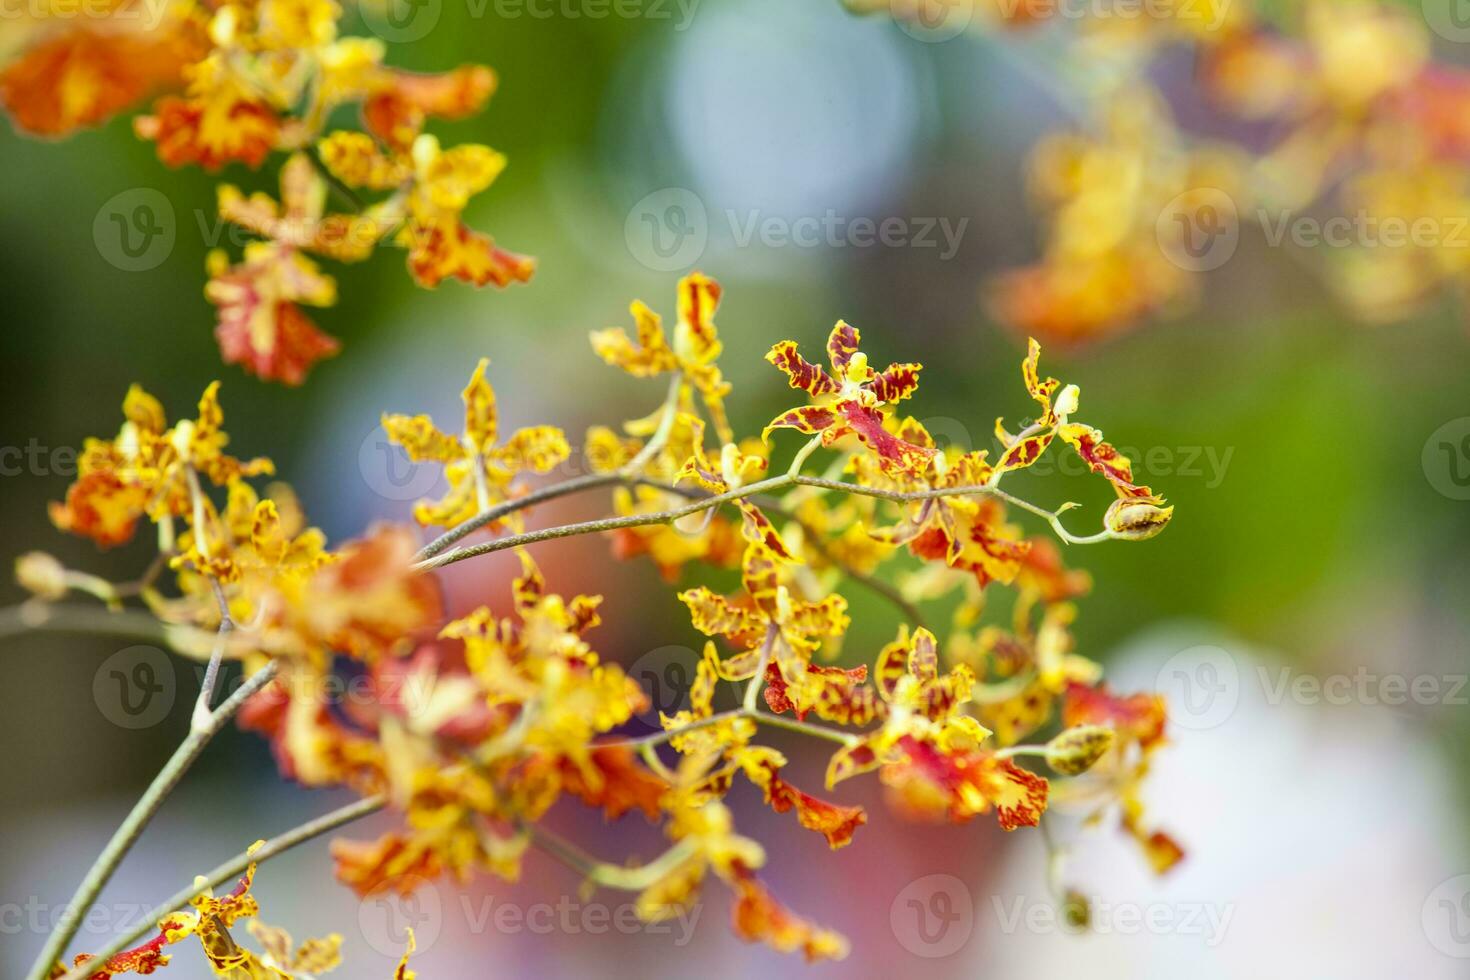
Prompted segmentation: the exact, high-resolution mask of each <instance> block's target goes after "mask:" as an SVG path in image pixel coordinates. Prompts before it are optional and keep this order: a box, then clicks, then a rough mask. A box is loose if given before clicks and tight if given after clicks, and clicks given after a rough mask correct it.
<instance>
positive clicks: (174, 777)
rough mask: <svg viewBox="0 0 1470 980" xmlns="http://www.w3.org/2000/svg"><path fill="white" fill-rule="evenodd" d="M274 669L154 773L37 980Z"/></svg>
mask: <svg viewBox="0 0 1470 980" xmlns="http://www.w3.org/2000/svg"><path fill="white" fill-rule="evenodd" d="M275 674H276V663H275V661H271V662H270V663H268V664H266V666H265V667H263V668H261V669H260V670H258V671H256V672H255V674H253V675H252V676H251V677H250V678H249V679H248V680H247V681H245V683H244V684H242V685H241V686H240V687H239V689H238V690H236V691H235V692H234V693H233V694H231V695H230V696H229V698H227V699H226V700H225V702H224V703H223V704H221V705H220V706H219V708H218V709H216V710H215V711H213V712H211V713H210V714H209V715H208V716H207V717H206V718H205V720H204V723H203V725H202V726H201V725H194V726H191V727H190V729H189V734H188V735H187V736H185V737H184V740H183V742H181V743H180V744H179V747H178V748H177V749H176V750H174V754H173V755H172V756H170V757H169V760H168V761H167V762H166V763H164V765H163V768H162V769H160V770H159V772H158V775H157V776H155V777H154V778H153V782H152V783H150V784H149V785H148V788H147V789H146V790H144V792H143V795H142V796H141V797H140V798H139V799H138V802H137V803H135V804H134V805H133V809H132V810H131V811H130V812H129V813H128V815H127V817H126V818H125V819H124V820H123V822H122V824H121V825H119V826H118V828H117V830H116V831H115V832H114V833H113V835H112V839H111V840H109V841H108V842H107V846H106V847H105V848H103V850H102V853H101V854H100V855H98V856H97V860H96V861H94V862H93V863H92V867H91V868H90V869H89V870H88V871H87V875H86V877H85V878H83V879H82V883H81V884H80V885H78V886H77V890H76V894H74V895H73V896H72V898H71V901H70V902H69V903H68V904H67V908H68V909H69V910H70V911H71V912H72V914H71V915H69V916H66V917H64V918H63V919H62V921H61V923H60V925H59V926H58V927H57V928H56V930H55V931H53V932H52V933H51V935H50V937H49V938H48V939H47V941H46V945H45V946H44V947H43V948H42V950H41V953H40V955H39V956H37V957H36V961H35V963H33V964H32V965H31V972H30V977H31V978H32V980H44V978H45V977H47V976H49V975H50V973H51V968H52V966H53V965H55V963H56V961H57V960H58V959H60V958H61V957H62V955H63V954H65V952H66V948H67V946H68V945H69V944H70V943H71V941H72V938H73V937H74V936H75V935H76V933H77V929H78V928H79V927H80V926H81V924H82V919H83V918H85V916H86V913H87V911H88V910H89V909H91V907H92V903H93V902H95V901H96V900H97V896H98V895H99V894H100V893H101V891H102V888H103V886H105V885H106V884H107V882H108V880H109V879H110V878H111V877H112V875H113V872H115V871H116V870H117V867H118V865H120V864H121V863H122V860H123V858H124V857H125V856H127V853H128V851H130V850H131V849H132V847H133V844H135V843H137V840H138V838H139V837H141V836H142V834H143V830H144V828H145V827H147V826H148V822H149V821H150V820H152V819H153V816H154V814H156V813H157V812H158V810H159V808H160V807H161V806H162V805H163V802H164V800H166V799H168V796H169V794H170V793H172V792H173V790H174V787H175V786H177V785H178V784H179V780H181V779H182V778H183V777H184V773H186V772H188V771H189V767H190V766H192V765H193V764H194V761H195V760H196V759H198V758H199V756H200V754H201V753H202V752H203V751H204V748H205V746H206V745H208V744H209V742H210V740H211V739H213V738H214V736H215V735H216V734H218V732H219V730H220V729H221V728H223V727H224V726H225V723H226V722H228V721H229V720H230V719H231V718H232V717H234V715H235V712H236V711H238V710H239V709H240V706H241V705H242V704H244V703H245V700H246V699H247V698H249V697H250V696H251V695H252V694H254V693H255V692H256V691H258V690H260V689H261V688H262V687H264V686H265V685H266V684H267V683H269V682H270V680H271V678H273V677H274V676H275Z"/></svg>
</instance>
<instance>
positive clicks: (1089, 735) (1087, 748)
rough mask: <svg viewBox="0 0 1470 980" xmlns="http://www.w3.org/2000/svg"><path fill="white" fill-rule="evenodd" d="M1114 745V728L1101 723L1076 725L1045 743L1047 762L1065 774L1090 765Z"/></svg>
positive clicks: (1085, 769)
mask: <svg viewBox="0 0 1470 980" xmlns="http://www.w3.org/2000/svg"><path fill="white" fill-rule="evenodd" d="M1112 746H1113V730H1112V729H1111V728H1106V727H1104V726H1102V725H1078V726H1077V727H1076V728H1069V729H1067V730H1066V731H1064V732H1062V733H1061V734H1060V735H1058V736H1057V737H1056V738H1054V739H1052V740H1051V741H1050V742H1047V743H1046V764H1047V765H1049V766H1051V767H1052V768H1053V769H1055V770H1056V771H1057V772H1059V773H1061V774H1062V775H1064V776H1076V775H1079V774H1081V773H1084V772H1086V771H1087V770H1089V769H1091V768H1092V767H1093V765H1094V764H1095V763H1096V762H1097V760H1098V759H1101V758H1102V757H1103V755H1104V753H1106V752H1107V751H1108V749H1110V748H1112Z"/></svg>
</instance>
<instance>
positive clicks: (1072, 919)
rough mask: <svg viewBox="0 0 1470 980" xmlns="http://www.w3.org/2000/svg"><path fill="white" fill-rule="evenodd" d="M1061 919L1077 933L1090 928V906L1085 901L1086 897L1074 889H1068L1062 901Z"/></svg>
mask: <svg viewBox="0 0 1470 980" xmlns="http://www.w3.org/2000/svg"><path fill="white" fill-rule="evenodd" d="M1062 917H1063V918H1064V919H1065V920H1066V922H1067V925H1068V926H1070V927H1071V928H1073V929H1076V930H1077V931H1079V932H1081V931H1083V930H1086V929H1089V928H1091V927H1092V906H1091V904H1090V903H1089V902H1088V901H1087V896H1086V895H1084V894H1082V893H1081V892H1079V891H1077V889H1075V888H1068V889H1067V894H1066V896H1065V897H1064V898H1063V899H1062Z"/></svg>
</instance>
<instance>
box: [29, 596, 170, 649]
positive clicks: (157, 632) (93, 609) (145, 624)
mask: <svg viewBox="0 0 1470 980" xmlns="http://www.w3.org/2000/svg"><path fill="white" fill-rule="evenodd" d="M26 633H73V634H79V635H83V636H118V637H125V638H127V639H133V640H148V641H151V642H153V643H160V644H164V645H169V646H171V645H172V644H173V643H174V642H175V639H176V635H177V628H176V627H170V626H169V625H168V624H167V623H162V622H160V621H159V620H158V619H157V618H156V617H155V616H153V615H152V614H151V613H144V612H137V611H133V610H118V611H116V612H113V611H110V610H108V609H104V608H102V607H99V606H92V605H87V604H85V603H80V602H65V603H62V602H44V601H42V600H40V599H31V600H28V601H26V602H23V603H21V604H20V605H18V606H10V607H8V608H6V609H0V639H9V638H10V637H13V636H23V635H24V634H26Z"/></svg>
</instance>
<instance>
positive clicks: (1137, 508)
mask: <svg viewBox="0 0 1470 980" xmlns="http://www.w3.org/2000/svg"><path fill="white" fill-rule="evenodd" d="M1173 516H1174V508H1173V507H1165V506H1164V498H1163V497H1120V498H1119V499H1117V500H1115V501H1113V505H1112V506H1111V507H1109V508H1108V512H1107V514H1105V515H1103V526H1105V527H1106V528H1107V529H1108V530H1109V531H1111V532H1112V534H1113V537H1115V538H1122V539H1123V540H1125V541H1143V540H1145V539H1147V538H1151V537H1153V536H1154V535H1155V534H1158V533H1159V532H1160V531H1162V530H1163V529H1164V527H1165V526H1166V525H1167V524H1168V523H1169V518H1171V517H1173Z"/></svg>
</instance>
